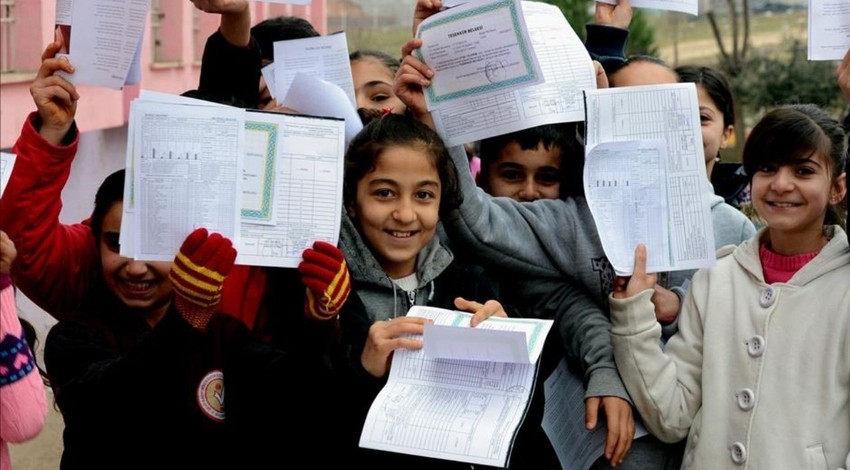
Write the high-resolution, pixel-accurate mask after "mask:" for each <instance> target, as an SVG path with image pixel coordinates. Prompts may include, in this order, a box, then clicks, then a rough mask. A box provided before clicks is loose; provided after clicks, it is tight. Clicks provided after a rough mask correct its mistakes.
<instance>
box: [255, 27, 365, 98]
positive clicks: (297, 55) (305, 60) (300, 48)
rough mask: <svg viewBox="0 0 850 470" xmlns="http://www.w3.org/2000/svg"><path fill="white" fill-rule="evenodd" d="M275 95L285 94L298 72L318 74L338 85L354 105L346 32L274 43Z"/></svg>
mask: <svg viewBox="0 0 850 470" xmlns="http://www.w3.org/2000/svg"><path fill="white" fill-rule="evenodd" d="M272 65H273V68H274V85H275V92H274V96H286V93H287V92H288V91H289V87H290V85H292V82H293V80H295V76H296V75H297V74H298V73H305V74H307V75H310V76H312V77H316V78H321V79H322V80H326V81H328V82H331V83H333V84H334V85H337V86H338V87H340V88H341V89H342V91H344V92H345V95H346V96H347V97H348V100H349V101H350V102H351V105H352V106H354V107H355V108H356V107H357V100H356V99H355V97H354V79H353V78H352V77H351V63H350V62H349V60H348V43H347V42H346V37H345V33H344V32H343V33H336V34H330V35H328V36H317V37H312V38H303V39H292V40H289V41H277V42H275V43H274V62H273V63H272Z"/></svg>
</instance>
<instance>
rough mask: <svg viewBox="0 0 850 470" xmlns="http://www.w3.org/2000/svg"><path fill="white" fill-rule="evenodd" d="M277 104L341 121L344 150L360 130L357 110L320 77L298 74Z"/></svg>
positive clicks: (338, 89)
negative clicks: (342, 121) (343, 125)
mask: <svg viewBox="0 0 850 470" xmlns="http://www.w3.org/2000/svg"><path fill="white" fill-rule="evenodd" d="M278 104H280V105H283V106H286V107H288V108H291V109H294V110H296V111H298V112H299V113H302V114H308V115H310V116H327V117H335V118H340V119H343V120H345V148H348V143H349V142H351V140H352V139H354V136H356V135H357V133H358V132H360V130H361V129H363V122H362V121H361V120H360V116H359V115H358V114H357V109H356V108H355V107H354V106H353V105H352V104H351V102H350V101H348V100H347V99H346V95H345V92H344V91H342V89H341V88H340V87H339V86H337V85H335V84H333V83H331V82H328V81H326V80H322V79H321V78H316V77H312V76H310V75H307V74H306V73H298V74H296V75H295V78H294V79H293V80H292V84H291V85H290V87H289V92H288V93H287V94H286V97H285V98H284V99H283V101H281V102H279V103H278Z"/></svg>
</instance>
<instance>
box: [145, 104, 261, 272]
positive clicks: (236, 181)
mask: <svg viewBox="0 0 850 470" xmlns="http://www.w3.org/2000/svg"><path fill="white" fill-rule="evenodd" d="M134 111H135V112H136V113H137V114H136V122H135V123H134V124H135V125H136V127H137V129H138V132H139V133H138V134H137V135H136V137H135V138H134V140H133V145H134V147H135V149H134V158H135V163H134V165H133V166H134V175H133V176H134V195H135V197H136V199H135V201H134V206H135V207H134V208H135V219H136V221H135V224H134V228H135V235H136V237H135V245H136V248H135V257H136V259H143V260H151V261H171V260H173V259H174V256H175V255H176V254H177V250H178V249H179V248H180V245H181V244H182V243H183V240H184V239H185V238H186V236H187V235H188V234H189V233H191V232H192V231H193V230H194V229H195V228H198V227H205V228H207V229H208V230H209V231H210V232H218V233H221V234H222V235H223V236H225V237H227V238H229V239H231V240H233V242H234V244H236V245H237V246H238V244H239V238H238V235H239V233H238V222H239V216H238V214H239V198H238V197H234V195H236V194H240V192H241V183H242V158H241V152H242V149H243V145H244V144H243V142H244V135H245V134H244V131H245V117H244V115H245V112H244V110H241V109H238V108H230V107H227V108H224V107H212V106H185V105H168V104H164V103H152V102H140V103H138V104H137V106H135V107H134Z"/></svg>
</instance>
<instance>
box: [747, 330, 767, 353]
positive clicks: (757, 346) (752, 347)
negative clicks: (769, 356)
mask: <svg viewBox="0 0 850 470" xmlns="http://www.w3.org/2000/svg"><path fill="white" fill-rule="evenodd" d="M765 343H766V341H765V339H764V337H763V336H759V335H755V336H753V337H752V338H750V339H749V340H748V341H747V353H748V354H749V355H750V356H751V357H759V356H761V355H762V354H764V347H765Z"/></svg>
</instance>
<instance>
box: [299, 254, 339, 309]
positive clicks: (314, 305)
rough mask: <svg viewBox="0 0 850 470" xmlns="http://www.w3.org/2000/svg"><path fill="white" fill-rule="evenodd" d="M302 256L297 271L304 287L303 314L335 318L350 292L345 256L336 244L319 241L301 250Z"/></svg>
mask: <svg viewBox="0 0 850 470" xmlns="http://www.w3.org/2000/svg"><path fill="white" fill-rule="evenodd" d="M302 257H303V258H304V261H302V262H301V264H299V265H298V272H300V273H301V282H303V283H304V285H305V286H307V298H306V299H305V300H304V315H306V316H307V318H311V319H314V320H331V319H333V318H336V316H337V315H339V311H340V309H342V306H343V305H344V304H345V301H346V299H348V293H349V292H351V280H350V278H349V276H348V265H346V264H345V257H344V256H343V255H342V252H341V251H339V249H338V248H337V247H335V246H333V245H331V244H329V243H325V242H321V241H317V242H315V243H313V248H307V249H306V250H304V253H303V254H302Z"/></svg>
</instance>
